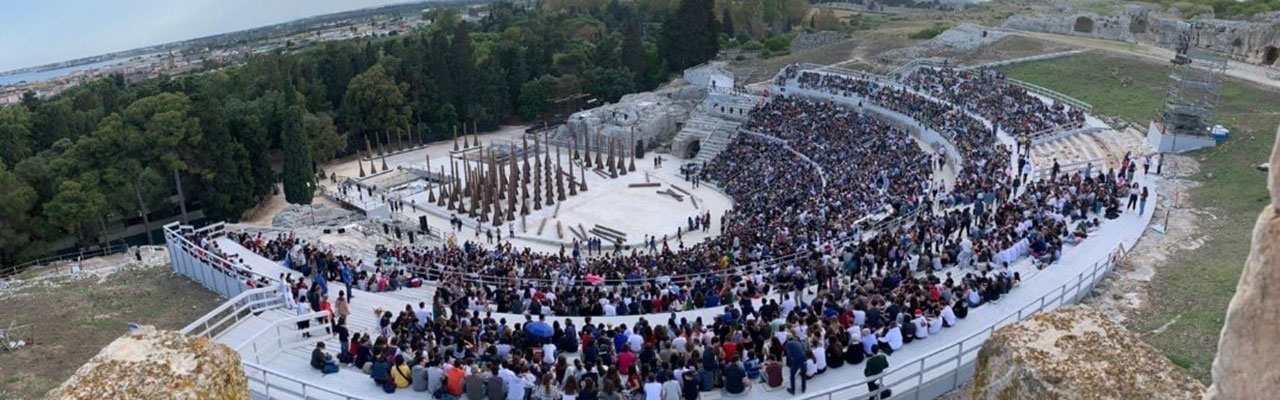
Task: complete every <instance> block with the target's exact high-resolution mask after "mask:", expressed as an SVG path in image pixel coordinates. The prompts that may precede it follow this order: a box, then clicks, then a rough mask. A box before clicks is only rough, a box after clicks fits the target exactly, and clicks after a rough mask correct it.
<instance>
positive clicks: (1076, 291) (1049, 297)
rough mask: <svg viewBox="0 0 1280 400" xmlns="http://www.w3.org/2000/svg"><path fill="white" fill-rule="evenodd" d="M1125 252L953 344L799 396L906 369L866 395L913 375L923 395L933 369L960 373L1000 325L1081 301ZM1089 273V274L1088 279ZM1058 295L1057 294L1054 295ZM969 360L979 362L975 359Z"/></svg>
mask: <svg viewBox="0 0 1280 400" xmlns="http://www.w3.org/2000/svg"><path fill="white" fill-rule="evenodd" d="M1125 253H1126V250H1125V248H1124V244H1123V243H1121V244H1119V245H1117V247H1116V249H1115V250H1114V251H1112V252H1111V253H1110V255H1108V256H1107V258H1106V259H1104V260H1101V261H1098V262H1096V263H1094V264H1093V266H1092V267H1091V268H1090V270H1089V271H1087V272H1081V273H1080V274H1079V275H1077V277H1076V279H1074V280H1072V281H1071V282H1068V283H1064V284H1062V285H1061V286H1059V287H1057V288H1055V289H1052V290H1050V291H1048V292H1046V293H1045V294H1044V295H1042V296H1040V297H1038V298H1036V299H1035V300H1032V301H1030V302H1027V303H1026V305H1024V306H1022V307H1020V308H1018V310H1017V311H1015V312H1011V313H1009V314H1006V315H1005V316H1004V317H1002V318H1000V319H999V320H997V321H996V323H995V324H992V325H991V326H989V327H987V328H985V329H983V330H981V331H978V332H975V333H973V334H972V335H969V336H967V337H965V338H963V339H960V340H958V341H956V342H955V343H953V344H952V345H950V346H947V347H943V348H941V349H938V350H935V351H933V352H930V353H929V354H926V355H923V356H920V357H916V358H915V359H912V360H910V361H907V362H905V363H902V364H901V365H900V366H899V367H897V368H894V369H892V370H889V371H886V372H884V373H882V374H879V375H875V376H871V377H866V378H863V379H861V380H856V381H854V382H850V383H846V384H843V385H839V386H836V387H832V388H827V389H824V390H822V391H820V392H817V393H814V394H811V395H805V396H804V397H799V398H798V399H801V400H810V399H828V400H835V399H845V398H852V397H853V396H848V395H842V396H840V397H837V396H836V393H839V392H844V391H847V390H851V389H854V388H857V387H859V386H865V385H866V384H867V383H868V382H872V381H879V380H881V379H886V380H887V379H888V378H886V377H888V376H891V375H896V374H898V373H906V374H907V375H906V376H901V377H896V378H893V379H894V381H893V383H888V382H885V383H884V384H882V385H881V387H880V389H877V390H876V391H875V392H870V393H869V394H867V395H869V396H875V395H877V394H878V393H880V392H883V391H885V390H892V389H894V387H895V386H900V385H902V384H905V383H907V381H909V380H912V379H914V380H915V381H916V382H915V387H914V388H913V389H909V391H912V392H914V393H915V398H917V399H918V398H920V389H921V388H922V387H923V386H924V383H925V380H924V379H925V375H926V374H927V373H929V372H933V371H934V370H936V369H938V368H944V367H947V366H948V365H949V364H951V363H952V362H954V366H953V367H950V368H949V369H948V371H949V372H951V373H952V374H958V371H959V370H960V367H962V366H963V365H965V364H968V362H966V361H965V360H964V359H965V358H967V356H969V355H973V354H974V353H976V352H978V351H979V350H981V348H982V346H981V345H982V344H983V343H985V342H986V340H987V338H989V337H990V336H991V335H992V334H993V333H995V330H996V329H999V328H1001V327H1003V326H1005V325H1008V324H1010V323H1014V322H1020V321H1023V320H1025V319H1027V318H1029V317H1031V316H1032V315H1035V314H1036V313H1039V312H1041V311H1045V309H1046V306H1049V307H1056V306H1062V305H1065V304H1067V303H1068V302H1070V303H1075V302H1077V301H1079V300H1080V298H1082V297H1083V296H1084V294H1086V293H1088V292H1087V291H1088V290H1090V289H1092V287H1093V285H1096V284H1097V282H1098V281H1100V280H1101V279H1102V277H1104V276H1106V274H1107V273H1109V272H1111V270H1112V269H1113V268H1114V267H1115V265H1116V263H1118V262H1119V261H1120V259H1121V258H1123V257H1124V255H1125ZM1086 275H1087V278H1088V279H1087V283H1086ZM1073 285H1074V286H1073ZM1068 288H1071V289H1070V293H1071V294H1070V296H1071V298H1068V290H1069V289H1068ZM1055 295H1056V297H1054V296H1055ZM1032 306H1035V310H1034V311H1031V312H1026V310H1028V309H1030V308H1031V307H1032ZM974 339H977V343H976V345H974V344H972V343H971V344H969V345H967V346H966V343H967V342H969V341H970V340H974ZM952 351H954V352H955V353H956V354H954V355H950V356H947V357H946V358H944V359H942V360H940V361H937V362H934V363H932V366H926V365H925V364H926V361H927V360H929V359H932V358H934V357H935V356H938V355H941V354H944V353H948V352H952ZM970 362H976V359H975V360H973V361H970ZM946 377H947V373H946V372H944V373H943V374H942V375H941V376H939V377H936V378H933V379H930V380H929V382H935V381H937V380H938V379H942V378H946ZM954 382H955V383H954V386H952V388H953V389H954V388H955V387H959V383H961V382H960V380H959V377H958V375H957V376H955V377H954ZM896 393H897V394H896V396H895V397H902V396H903V395H905V394H906V392H904V391H901V390H899V391H896ZM859 396H863V395H862V394H860V395H859Z"/></svg>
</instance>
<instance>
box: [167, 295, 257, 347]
mask: <svg viewBox="0 0 1280 400" xmlns="http://www.w3.org/2000/svg"><path fill="white" fill-rule="evenodd" d="M275 293H276V289H275V288H271V287H265V288H257V289H250V290H246V291H243V292H240V294H238V295H236V297H232V298H231V299H230V300H227V301H226V302H224V303H222V305H220V306H218V307H217V308H214V309H213V310H212V311H209V312H208V313H205V314H204V316H201V317H200V318H198V319H196V320H195V321H192V322H191V323H190V324H187V326H186V327H184V328H182V330H181V332H182V334H183V335H185V336H191V335H195V336H205V337H213V336H214V335H212V334H210V333H209V332H211V331H213V330H214V329H217V328H219V327H221V326H222V325H223V324H225V323H226V322H227V319H228V318H230V317H231V316H235V321H236V322H239V321H240V317H239V315H240V313H241V311H244V310H245V309H250V308H252V307H253V306H256V305H261V304H266V303H267V302H269V301H270V298H268V299H258V296H260V295H268V296H272V295H274V294H275ZM251 297H252V298H254V299H250V298H251ZM277 298H278V297H277ZM246 300H247V302H246ZM228 310H230V311H232V313H231V314H230V315H228V316H227V317H223V318H222V319H220V320H218V321H217V322H214V323H213V324H212V326H211V325H210V323H209V322H210V321H211V320H212V319H213V317H214V316H217V315H220V314H222V313H224V312H226V311H228ZM254 310H255V311H257V309H254ZM200 327H203V328H204V329H202V330H200V331H199V332H198V333H197V332H196V328H200Z"/></svg>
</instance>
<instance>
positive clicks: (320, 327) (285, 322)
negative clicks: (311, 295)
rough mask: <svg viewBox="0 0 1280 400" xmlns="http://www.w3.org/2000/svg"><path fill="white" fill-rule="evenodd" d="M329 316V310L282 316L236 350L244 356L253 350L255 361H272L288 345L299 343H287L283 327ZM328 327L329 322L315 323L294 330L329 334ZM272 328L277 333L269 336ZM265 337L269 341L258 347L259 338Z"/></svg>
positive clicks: (251, 336) (250, 337)
mask: <svg viewBox="0 0 1280 400" xmlns="http://www.w3.org/2000/svg"><path fill="white" fill-rule="evenodd" d="M328 317H330V314H329V312H328V311H315V312H310V313H307V314H303V315H297V316H292V317H287V318H281V319H277V320H275V321H271V323H269V324H267V326H264V327H262V329H259V330H258V331H257V332H255V333H254V334H253V335H250V336H249V339H248V340H246V341H245V342H244V343H241V344H240V347H238V348H236V351H238V352H239V353H240V355H241V356H244V354H245V352H246V351H249V350H252V352H253V353H252V354H253V361H254V362H259V363H260V362H262V360H264V359H266V360H268V362H270V360H272V359H274V358H275V357H276V355H278V354H280V353H281V352H283V351H284V347H285V346H286V345H295V344H297V343H285V338H284V334H285V332H281V328H283V327H288V326H290V324H296V323H298V322H302V321H311V320H315V319H319V318H328ZM328 328H329V326H328V324H315V326H311V327H309V328H297V329H295V330H294V331H295V332H296V333H302V334H308V333H309V334H327V333H325V332H324V331H325V330H326V329H328ZM272 330H275V335H274V336H268V335H267V333H268V332H271V331H272ZM264 338H265V339H267V343H265V344H264V345H263V346H262V348H261V349H260V348H259V347H258V343H259V340H261V339H264ZM272 342H274V343H272ZM264 351H266V352H267V353H265V354H266V356H265V357H264V353H263V352H264Z"/></svg>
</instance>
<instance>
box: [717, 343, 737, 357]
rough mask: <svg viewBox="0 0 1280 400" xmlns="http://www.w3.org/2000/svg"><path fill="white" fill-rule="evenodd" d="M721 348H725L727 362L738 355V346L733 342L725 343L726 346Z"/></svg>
mask: <svg viewBox="0 0 1280 400" xmlns="http://www.w3.org/2000/svg"><path fill="white" fill-rule="evenodd" d="M721 347H723V348H724V359H726V360H732V359H733V358H734V357H735V356H737V355H738V344H737V343H735V342H734V341H732V340H726V341H724V346H721Z"/></svg>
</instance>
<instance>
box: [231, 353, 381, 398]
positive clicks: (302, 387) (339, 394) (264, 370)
mask: <svg viewBox="0 0 1280 400" xmlns="http://www.w3.org/2000/svg"><path fill="white" fill-rule="evenodd" d="M241 364H243V366H244V370H245V377H246V378H248V379H249V390H250V391H251V392H252V391H254V387H253V386H254V384H255V383H256V384H259V385H262V391H261V393H262V394H263V396H264V398H268V399H270V398H278V397H281V396H279V395H276V394H275V393H278V392H283V393H284V394H287V395H289V396H290V397H295V398H299V399H317V398H319V399H335V400H360V399H364V397H361V396H356V395H354V394H351V393H348V392H345V391H342V390H337V389H332V388H330V387H329V386H328V385H316V384H314V383H308V382H304V381H301V380H298V379H296V378H293V377H292V376H289V375H287V374H285V373H282V372H280V371H277V370H275V369H273V368H268V367H266V366H264V365H261V364H258V363H256V362H251V361H243V362H242V363H241ZM273 378H275V380H277V381H279V380H284V381H288V382H289V383H290V384H292V386H296V387H298V388H299V389H294V388H292V387H287V386H281V385H279V384H276V385H274V386H273V385H272V383H271V382H272V380H273ZM317 392H318V393H319V394H323V395H324V396H318V395H317Z"/></svg>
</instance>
